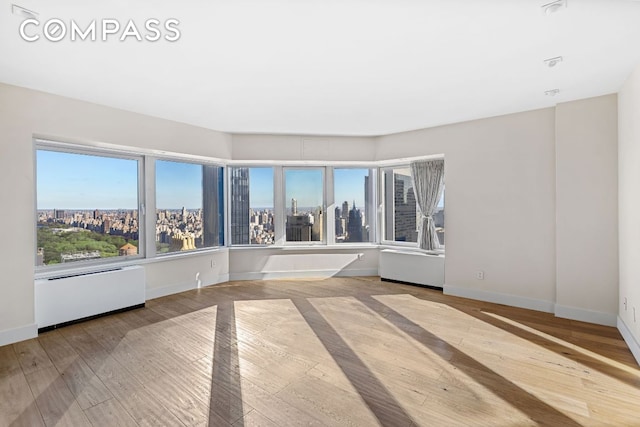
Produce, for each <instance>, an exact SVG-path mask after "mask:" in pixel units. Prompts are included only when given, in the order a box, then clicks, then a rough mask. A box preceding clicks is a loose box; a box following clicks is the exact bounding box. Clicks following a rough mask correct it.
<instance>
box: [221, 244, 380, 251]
mask: <svg viewBox="0 0 640 427" xmlns="http://www.w3.org/2000/svg"><path fill="white" fill-rule="evenodd" d="M377 248H379V245H378V244H376V243H370V244H347V243H344V244H339V245H291V246H275V245H271V246H262V245H261V246H258V245H256V246H230V247H229V250H231V251H243V250H250V251H254V250H261V249H262V250H274V251H275V250H277V251H316V250H320V251H335V250H347V251H348V250H361V249H377Z"/></svg>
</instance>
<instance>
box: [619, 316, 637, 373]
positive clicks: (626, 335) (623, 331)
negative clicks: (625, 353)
mask: <svg viewBox="0 0 640 427" xmlns="http://www.w3.org/2000/svg"><path fill="white" fill-rule="evenodd" d="M616 326H617V327H618V331H620V335H622V338H623V339H624V342H626V343H627V346H628V347H629V350H631V354H633V357H635V359H636V362H638V365H640V343H638V341H637V340H636V338H635V337H634V336H633V334H632V333H631V330H630V329H629V327H628V326H627V324H626V323H624V320H622V318H621V317H620V316H618V321H617V325H616Z"/></svg>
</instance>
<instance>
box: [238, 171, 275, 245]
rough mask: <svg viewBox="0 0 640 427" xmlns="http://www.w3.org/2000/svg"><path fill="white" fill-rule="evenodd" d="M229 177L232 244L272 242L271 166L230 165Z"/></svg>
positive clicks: (273, 235) (272, 198) (268, 243)
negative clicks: (248, 166)
mask: <svg viewBox="0 0 640 427" xmlns="http://www.w3.org/2000/svg"><path fill="white" fill-rule="evenodd" d="M229 179H230V182H231V192H230V203H231V244H234V245H272V244H273V243H275V232H274V218H275V216H274V203H273V200H274V196H273V168H269V167H253V168H242V167H240V168H232V169H231V173H230V178H229Z"/></svg>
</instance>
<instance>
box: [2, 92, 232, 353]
mask: <svg viewBox="0 0 640 427" xmlns="http://www.w3.org/2000/svg"><path fill="white" fill-rule="evenodd" d="M34 135H36V136H40V137H49V138H52V139H59V138H62V139H63V140H67V141H73V142H78V143H86V144H91V143H94V142H100V143H108V144H117V145H123V146H130V147H138V148H142V149H149V150H165V151H172V152H175V151H177V150H179V151H180V152H182V153H187V154H193V155H202V156H210V157H218V158H230V157H231V137H230V136H229V135H227V134H223V133H220V132H215V131H211V130H206V129H201V128H197V127H194V126H188V125H184V124H180V123H176V122H171V121H167V120H162V119H156V118H152V117H148V116H144V115H140V114H134V113H129V112H126V111H121V110H116V109H112V108H108V107H103V106H99V105H95V104H90V103H86V102H81V101H76V100H72V99H68V98H63V97H59V96H55V95H50V94H45V93H42V92H37V91H32V90H28V89H24V88H18V87H15V86H9V85H5V84H0V200H2V209H0V224H2V225H3V230H2V234H3V238H2V241H3V242H5V243H4V244H3V245H1V246H0V271H2V280H1V281H0V345H1V344H2V343H3V342H10V341H17V340H20V339H24V338H28V337H30V336H33V334H34V333H35V324H34V277H33V274H34V254H35V233H34V230H35V227H34V224H35V194H34V188H35V184H34V158H33V157H34V156H33V143H32V139H33V137H34ZM185 262H187V261H186V260H185V261H183V260H180V261H175V262H174V263H173V264H172V265H173V267H172V268H176V269H180V268H181V265H182V264H183V263H185ZM188 262H189V263H191V261H188ZM205 264H206V262H205ZM160 265H161V264H157V263H155V264H150V265H148V266H147V267H146V270H147V278H148V288H150V289H153V288H155V287H163V286H165V284H166V283H165V282H164V280H163V275H164V269H163V268H162V267H160ZM156 269H162V272H160V273H157V274H156V273H155V271H156ZM193 270H194V269H193V268H192V266H191V264H189V268H187V269H185V271H186V272H189V274H190V272H192V271H193ZM186 272H185V274H187V273H186Z"/></svg>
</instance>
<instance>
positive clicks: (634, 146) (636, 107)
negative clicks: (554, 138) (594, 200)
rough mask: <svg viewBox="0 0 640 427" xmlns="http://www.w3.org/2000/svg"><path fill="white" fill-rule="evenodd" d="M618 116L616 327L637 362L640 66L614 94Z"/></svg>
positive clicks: (639, 340) (639, 355)
mask: <svg viewBox="0 0 640 427" xmlns="http://www.w3.org/2000/svg"><path fill="white" fill-rule="evenodd" d="M618 115H619V117H618V185H619V192H618V202H619V204H618V214H619V217H618V218H619V227H620V228H619V230H620V231H619V253H620V288H619V302H618V314H619V324H618V327H619V328H620V330H621V332H622V333H623V335H624V337H625V340H626V341H627V344H629V347H630V348H631V349H632V351H634V355H635V357H636V359H637V360H638V363H640V344H639V343H640V190H639V189H640V185H639V184H640V167H639V165H640V66H638V67H636V69H635V70H634V72H633V73H632V74H631V75H630V76H629V78H628V79H627V81H626V82H625V84H624V85H623V86H622V88H621V89H620V92H619V93H618ZM625 298H626V300H627V306H626V307H625V305H624V301H625ZM634 308H635V312H636V313H635V317H634V313H633V310H634Z"/></svg>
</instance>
